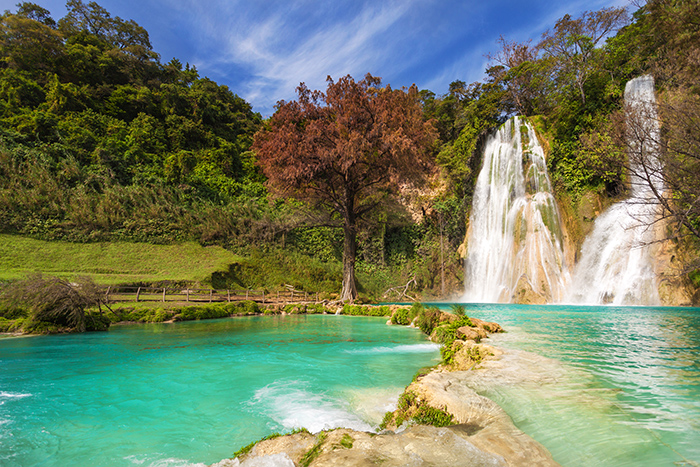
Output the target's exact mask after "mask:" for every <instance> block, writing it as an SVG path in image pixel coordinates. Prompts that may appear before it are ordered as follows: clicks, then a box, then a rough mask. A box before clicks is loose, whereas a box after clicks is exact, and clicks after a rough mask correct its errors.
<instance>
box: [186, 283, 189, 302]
mask: <svg viewBox="0 0 700 467" xmlns="http://www.w3.org/2000/svg"><path fill="white" fill-rule="evenodd" d="M185 293H186V294H187V301H188V302H189V301H190V288H189V287H187V288H186V289H185Z"/></svg>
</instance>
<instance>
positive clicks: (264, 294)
mask: <svg viewBox="0 0 700 467" xmlns="http://www.w3.org/2000/svg"><path fill="white" fill-rule="evenodd" d="M264 304H265V291H264V290H263V305H264Z"/></svg>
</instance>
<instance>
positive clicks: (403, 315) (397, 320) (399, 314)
mask: <svg viewBox="0 0 700 467" xmlns="http://www.w3.org/2000/svg"><path fill="white" fill-rule="evenodd" d="M408 312H409V310H408V309H406V308H399V309H398V310H396V311H395V312H394V314H393V315H391V324H401V325H404V326H407V325H409V324H411V321H410V320H409V319H408Z"/></svg>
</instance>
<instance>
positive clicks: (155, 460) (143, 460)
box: [124, 454, 207, 467]
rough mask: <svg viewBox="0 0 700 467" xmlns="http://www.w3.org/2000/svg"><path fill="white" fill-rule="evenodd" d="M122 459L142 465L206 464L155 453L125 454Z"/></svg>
mask: <svg viewBox="0 0 700 467" xmlns="http://www.w3.org/2000/svg"><path fill="white" fill-rule="evenodd" d="M124 460H126V461H128V462H129V463H131V464H132V465H144V466H148V467H207V464H203V463H201V462H197V463H193V462H192V461H188V460H185V459H177V458H174V457H170V458H163V457H159V456H158V455H157V454H156V455H153V456H143V457H142V456H138V455H132V456H126V457H124Z"/></svg>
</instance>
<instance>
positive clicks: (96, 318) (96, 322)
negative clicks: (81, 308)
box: [85, 311, 111, 331]
mask: <svg viewBox="0 0 700 467" xmlns="http://www.w3.org/2000/svg"><path fill="white" fill-rule="evenodd" d="M110 324H111V321H110V319H109V317H108V316H107V315H106V314H104V313H99V312H96V311H88V312H87V313H85V330H86V331H106V330H108V329H109V325H110Z"/></svg>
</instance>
